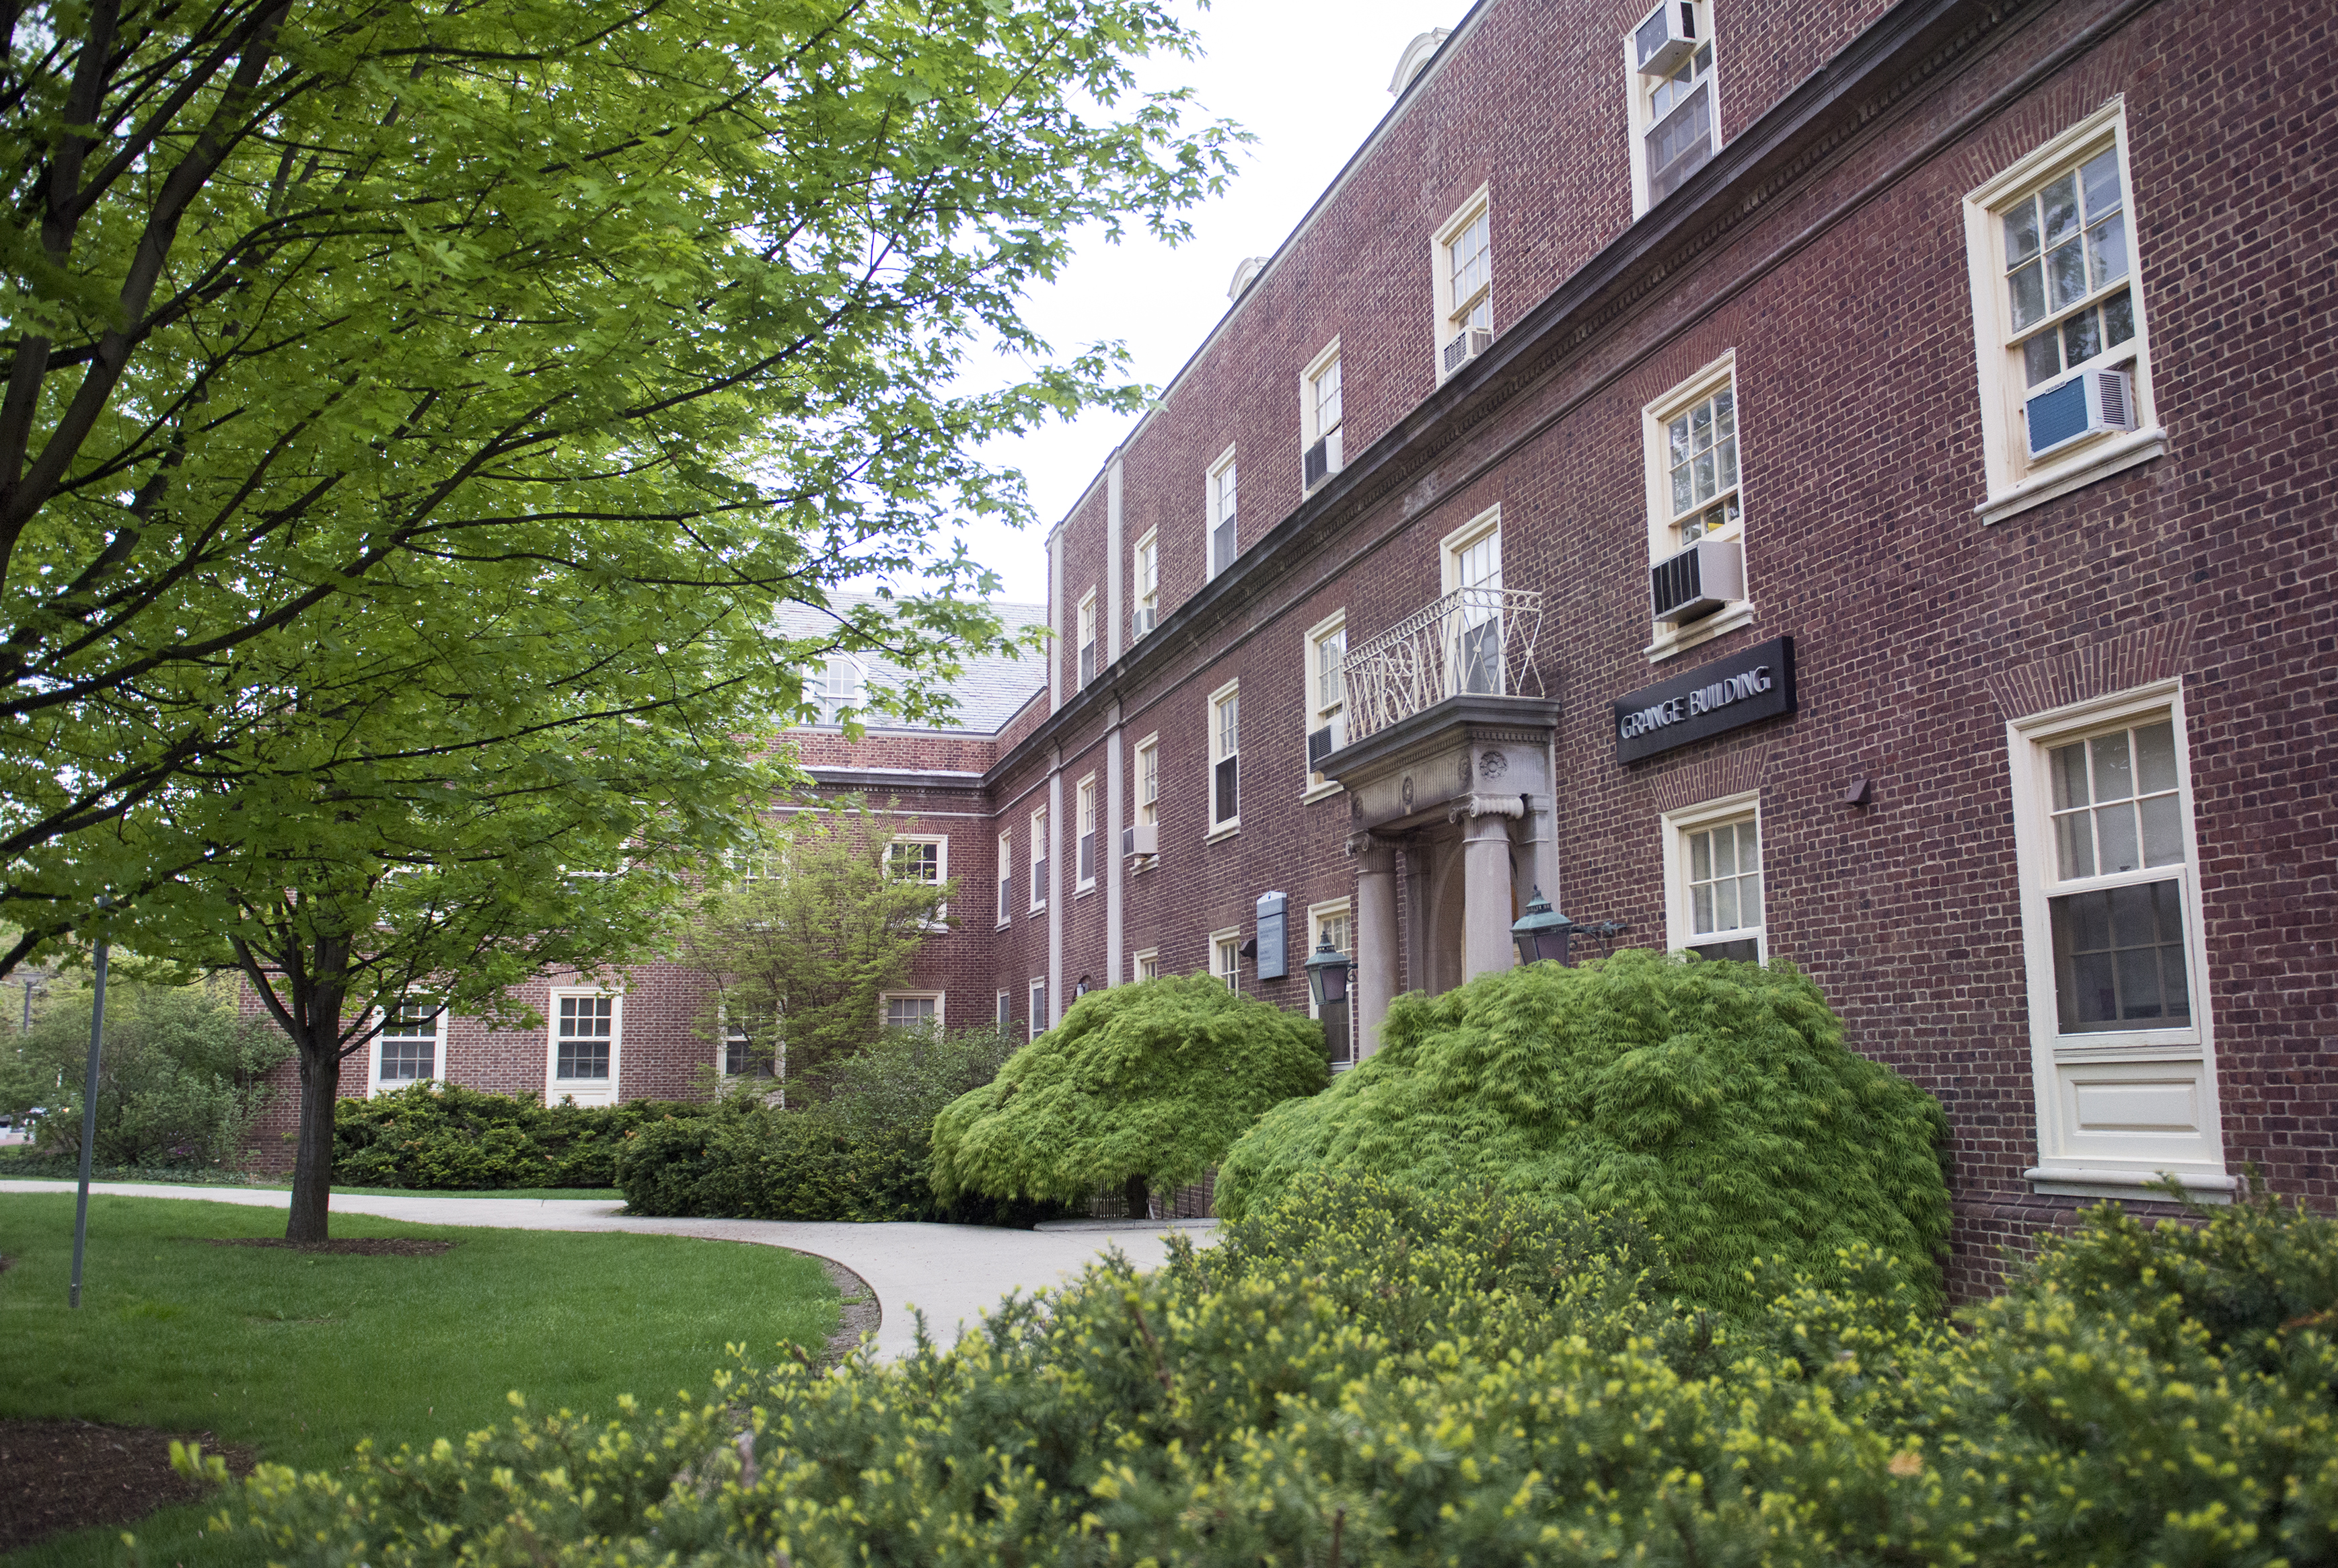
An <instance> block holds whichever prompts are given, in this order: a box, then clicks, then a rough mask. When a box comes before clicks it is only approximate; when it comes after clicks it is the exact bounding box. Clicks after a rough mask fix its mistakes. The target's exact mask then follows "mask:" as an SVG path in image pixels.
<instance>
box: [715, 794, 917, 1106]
mask: <svg viewBox="0 0 2338 1568" xmlns="http://www.w3.org/2000/svg"><path fill="white" fill-rule="evenodd" d="M910 849H911V847H910V846H908V845H900V846H899V848H898V849H897V840H896V839H895V838H894V836H893V834H892V833H891V832H890V830H889V829H888V828H886V827H885V826H884V818H880V817H879V816H878V815H877V814H876V813H875V812H873V811H870V810H869V809H868V807H867V806H866V804H865V803H864V802H860V801H858V800H854V801H848V802H845V803H842V804H841V806H840V809H837V810H835V811H830V812H813V811H804V812H798V813H796V814H794V815H792V816H790V817H787V818H782V819H781V820H779V821H777V822H775V823H773V824H772V825H771V826H770V827H769V828H767V829H765V831H764V834H763V836H762V837H761V839H760V840H759V841H758V842H756V843H754V844H752V845H751V846H748V847H746V848H744V849H742V853H741V858H739V859H738V860H737V861H736V862H735V863H734V865H733V866H732V868H731V872H730V874H729V875H726V876H722V877H718V878H716V879H715V880H714V881H713V882H712V884H711V885H710V886H709V887H707V889H706V891H705V892H704V893H703V894H702V896H701V897H700V898H699V900H698V902H697V906H696V907H695V908H694V909H693V912H692V915H691V917H690V918H689V919H688V920H687V921H686V922H685V923H684V924H683V926H682V927H681V929H680V934H679V937H678V939H677V941H676V944H675V954H676V956H677V957H678V958H679V959H680V961H681V962H682V963H683V965H685V966H687V967H688V968H690V969H693V970H694V971H696V972H697V973H698V974H699V975H701V976H702V977H703V978H704V979H705V981H706V983H707V987H708V992H707V996H708V999H707V1005H706V1013H705V1015H704V1017H703V1018H702V1029H703V1031H704V1033H705V1035H706V1037H707V1038H708V1039H709V1040H710V1041H717V1042H727V1041H728V1040H731V1039H733V1038H742V1037H743V1039H744V1040H745V1042H746V1047H747V1054H748V1057H749V1063H750V1068H751V1071H753V1072H755V1073H759V1074H777V1075H778V1076H781V1078H783V1079H801V1078H803V1077H805V1076H808V1075H810V1076H814V1077H817V1076H818V1075H819V1074H820V1073H821V1072H822V1070H823V1069H825V1068H826V1067H827V1066H828V1065H829V1064H830V1063H835V1062H838V1061H840V1059H842V1058H843V1057H846V1056H848V1055H850V1054H852V1053H853V1052H855V1051H858V1050H860V1048H862V1047H864V1046H866V1045H868V1044H869V1043H870V1042H872V1041H873V1040H875V1039H876V1038H877V1035H878V1034H879V1030H880V1029H881V1028H882V1027H883V1024H884V1019H883V1016H882V1006H883V1005H882V1002H881V1000H880V996H881V994H882V993H883V992H885V991H887V990H889V989H892V988H894V987H897V986H899V985H900V984H901V983H902V982H904V981H906V980H907V979H908V978H909V965H910V964H911V962H912V961H913V960H914V959H915V958H916V957H917V955H918V950H919V948H920V947H922V946H924V945H925V941H926V937H927V936H928V935H930V934H931V933H933V932H935V931H938V930H941V929H944V928H946V927H947V926H948V925H949V924H950V923H951V920H950V916H948V913H947V911H948V906H949V903H950V900H951V899H952V898H953V897H956V896H957V893H958V884H957V883H955V882H947V883H942V882H932V881H928V880H926V876H927V869H926V867H924V864H923V862H920V861H917V860H915V859H914V858H913V857H912V856H911V855H910V854H909V851H910ZM897 854H901V855H902V857H903V858H901V859H899V860H898V861H897V859H896V856H897Z"/></svg>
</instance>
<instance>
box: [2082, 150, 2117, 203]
mask: <svg viewBox="0 0 2338 1568" xmlns="http://www.w3.org/2000/svg"><path fill="white" fill-rule="evenodd" d="M2078 180H2079V182H2080V183H2081V184H2083V185H2084V186H2085V187H2086V193H2087V217H2089V218H2099V217H2101V216H2102V215H2103V214H2104V213H2106V212H2107V211H2110V210H2111V209H2112V208H2114V207H2116V206H2117V205H2118V204H2119V178H2118V153H2117V151H2116V150H2113V151H2111V152H2103V153H2099V154H2097V156H2095V157H2093V158H2089V159H2088V160H2087V166H2086V167H2085V168H2083V169H2081V170H2079V171H2078Z"/></svg>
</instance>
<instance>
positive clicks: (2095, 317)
mask: <svg viewBox="0 0 2338 1568" xmlns="http://www.w3.org/2000/svg"><path fill="white" fill-rule="evenodd" d="M2102 351H2103V319H2102V315H2101V313H2100V312H2098V311H2095V310H2081V311H2079V312H2078V314H2077V315H2076V316H2073V317H2071V318H2070V319H2068V321H2065V322H2063V323H2062V362H2063V363H2064V364H2066V365H2077V364H2079V363H2082V362H2083V361H2085V360H2088V359H2091V358H2094V357H2095V356H2096V355H2097V354H2099V353H2101V352H2102Z"/></svg>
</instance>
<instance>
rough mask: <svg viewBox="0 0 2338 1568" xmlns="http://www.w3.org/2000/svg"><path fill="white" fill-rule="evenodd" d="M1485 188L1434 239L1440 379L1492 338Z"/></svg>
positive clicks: (1489, 213) (1489, 227)
mask: <svg viewBox="0 0 2338 1568" xmlns="http://www.w3.org/2000/svg"><path fill="white" fill-rule="evenodd" d="M1492 237H1493V209H1492V206H1491V205H1490V202H1489V199H1488V187H1486V186H1483V185H1480V186H1479V187H1478V190H1477V192H1476V193H1475V194H1474V195H1472V196H1471V197H1470V198H1469V200H1468V201H1464V202H1463V203H1461V206H1460V208H1459V211H1456V212H1455V213H1454V214H1453V216H1452V217H1450V218H1448V219H1447V220H1445V223H1444V226H1443V227H1442V228H1440V229H1439V230H1437V237H1436V240H1434V242H1433V250H1434V252H1435V254H1434V259H1433V270H1434V273H1435V276H1436V279H1437V378H1438V380H1439V381H1443V380H1444V379H1445V378H1446V377H1448V376H1450V375H1452V374H1453V373H1454V372H1455V371H1456V370H1459V369H1460V368H1461V367H1462V366H1464V365H1466V364H1468V363H1469V361H1470V359H1472V358H1475V357H1476V356H1477V355H1478V354H1482V353H1483V352H1485V350H1486V347H1487V345H1488V344H1490V343H1491V342H1492V341H1493V340H1494V252H1493V238H1492Z"/></svg>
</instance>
